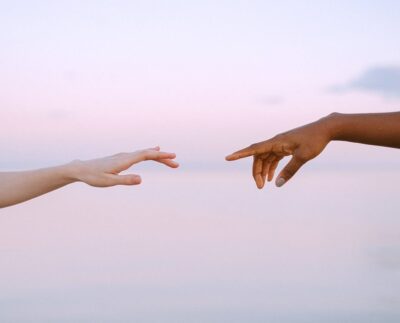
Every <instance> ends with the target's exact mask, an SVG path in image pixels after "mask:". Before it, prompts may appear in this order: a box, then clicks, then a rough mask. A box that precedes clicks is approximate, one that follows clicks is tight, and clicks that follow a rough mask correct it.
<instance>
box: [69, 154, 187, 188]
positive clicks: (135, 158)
mask: <svg viewBox="0 0 400 323" xmlns="http://www.w3.org/2000/svg"><path fill="white" fill-rule="evenodd" d="M175 157H176V155H175V154H174V153H169V152H162V151H160V147H155V148H151V149H145V150H139V151H135V152H130V153H119V154H116V155H112V156H109V157H104V158H98V159H92V160H86V161H81V160H77V161H73V162H72V165H73V166H74V169H75V170H76V171H75V172H76V174H75V177H76V179H77V180H78V181H81V182H84V183H86V184H88V185H91V186H95V187H109V186H114V185H138V184H140V183H141V181H142V180H141V178H140V176H139V175H136V174H126V175H120V173H121V172H123V171H125V170H127V169H129V168H130V167H131V166H133V165H134V164H137V163H140V162H142V161H146V160H153V161H156V162H159V163H161V164H164V165H166V166H168V167H171V168H177V167H179V164H178V163H177V162H175V161H174V160H173V159H174V158H175Z"/></svg>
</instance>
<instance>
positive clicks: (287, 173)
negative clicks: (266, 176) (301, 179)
mask: <svg viewBox="0 0 400 323" xmlns="http://www.w3.org/2000/svg"><path fill="white" fill-rule="evenodd" d="M304 164H305V162H304V161H302V160H300V159H299V158H298V157H296V156H293V157H292V159H291V160H290V161H289V162H288V163H287V165H286V166H285V167H284V168H283V169H282V171H281V172H280V173H279V175H278V177H277V179H276V181H275V185H276V186H278V187H281V186H283V184H285V183H286V182H287V181H288V180H290V179H291V178H292V177H293V175H294V174H296V172H297V171H298V170H299V169H300V167H301V166H303V165H304Z"/></svg>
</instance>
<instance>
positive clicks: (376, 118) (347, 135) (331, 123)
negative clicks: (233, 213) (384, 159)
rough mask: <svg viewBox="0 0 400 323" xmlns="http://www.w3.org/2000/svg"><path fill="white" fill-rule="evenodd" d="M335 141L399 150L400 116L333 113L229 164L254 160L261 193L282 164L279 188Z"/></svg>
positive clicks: (243, 151) (257, 146)
mask: <svg viewBox="0 0 400 323" xmlns="http://www.w3.org/2000/svg"><path fill="white" fill-rule="evenodd" d="M332 140H339V141H350V142H355V143H362V144H368V145H377V146H385V147H392V148H400V112H391V113H370V114H340V113H332V114H330V115H329V116H327V117H324V118H322V119H320V120H318V121H315V122H313V123H310V124H307V125H304V126H301V127H298V128H295V129H293V130H290V131H287V132H284V133H281V134H278V135H277V136H275V137H273V138H271V139H268V140H265V141H262V142H258V143H255V144H252V145H250V146H249V147H247V148H244V149H241V150H239V151H237V152H235V153H233V154H231V155H228V156H227V157H226V160H228V161H234V160H238V159H241V158H246V157H253V178H254V180H255V182H256V185H257V187H258V188H259V189H261V188H263V187H264V185H265V183H266V181H271V180H272V179H273V177H274V174H275V170H276V168H277V166H278V164H279V162H280V161H281V160H282V159H283V158H284V157H286V156H291V159H290V161H289V162H288V163H287V165H286V166H285V167H284V168H283V169H282V171H281V172H280V174H279V175H278V176H277V179H276V181H275V184H276V186H278V187H280V186H282V185H283V184H285V183H286V182H287V181H289V180H290V179H291V178H292V177H293V176H294V175H295V174H296V172H297V171H298V170H299V169H300V168H301V167H302V166H303V165H304V164H305V163H307V162H308V161H310V160H311V159H313V158H315V157H317V156H318V155H319V154H320V153H321V152H322V151H323V150H324V149H325V147H326V146H327V145H328V144H329V142H330V141H332Z"/></svg>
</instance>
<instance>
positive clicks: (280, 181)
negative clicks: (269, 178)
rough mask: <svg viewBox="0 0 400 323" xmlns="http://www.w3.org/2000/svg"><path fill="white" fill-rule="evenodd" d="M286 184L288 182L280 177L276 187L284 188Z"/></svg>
mask: <svg viewBox="0 0 400 323" xmlns="http://www.w3.org/2000/svg"><path fill="white" fill-rule="evenodd" d="M285 183H286V180H285V179H284V178H283V177H278V178H277V179H276V181H275V185H276V186H277V187H282V186H283V185H284V184H285Z"/></svg>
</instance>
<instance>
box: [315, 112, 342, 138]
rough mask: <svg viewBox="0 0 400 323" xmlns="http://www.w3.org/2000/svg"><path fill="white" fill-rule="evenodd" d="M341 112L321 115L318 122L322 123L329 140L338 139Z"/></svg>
mask: <svg viewBox="0 0 400 323" xmlns="http://www.w3.org/2000/svg"><path fill="white" fill-rule="evenodd" d="M342 118H343V114H341V113H338V112H333V113H330V114H328V115H327V116H326V117H323V118H322V119H320V120H319V122H320V123H321V124H322V125H323V129H324V131H325V133H326V136H327V138H328V140H329V141H332V140H338V138H339V136H340V129H341V124H342V121H341V120H342Z"/></svg>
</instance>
